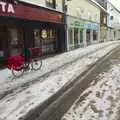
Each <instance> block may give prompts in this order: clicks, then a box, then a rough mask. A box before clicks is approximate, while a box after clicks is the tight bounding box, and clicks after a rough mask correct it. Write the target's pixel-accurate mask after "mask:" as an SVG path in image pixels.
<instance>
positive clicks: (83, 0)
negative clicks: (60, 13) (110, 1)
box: [67, 0, 100, 23]
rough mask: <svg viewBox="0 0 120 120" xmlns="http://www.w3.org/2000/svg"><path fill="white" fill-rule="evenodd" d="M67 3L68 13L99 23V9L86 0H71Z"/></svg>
mask: <svg viewBox="0 0 120 120" xmlns="http://www.w3.org/2000/svg"><path fill="white" fill-rule="evenodd" d="M67 5H68V15H70V16H75V17H78V18H82V19H86V20H90V21H93V22H97V23H100V9H99V8H98V7H96V6H94V5H93V4H90V2H88V0H79V2H78V0H72V1H69V2H67Z"/></svg>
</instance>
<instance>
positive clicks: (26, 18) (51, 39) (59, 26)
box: [0, 0, 64, 63]
mask: <svg viewBox="0 0 120 120" xmlns="http://www.w3.org/2000/svg"><path fill="white" fill-rule="evenodd" d="M34 1H35V0H34ZM38 1H39V0H38ZM41 1H42V0H41ZM27 2H30V0H29V1H27V0H25V1H22V0H21V1H18V0H17V1H15V0H6V1H5V0H4V1H3V0H0V6H1V7H0V9H1V10H0V63H2V62H3V61H6V60H7V57H8V56H9V55H17V54H20V52H21V49H23V48H25V47H26V48H30V47H39V48H40V49H41V50H42V55H48V54H54V53H56V52H62V51H64V31H63V30H64V22H63V13H62V12H60V11H62V8H61V6H62V5H60V6H57V7H58V8H57V9H58V11H57V10H53V9H56V4H55V3H54V2H53V4H52V3H49V2H47V3H45V4H46V5H47V6H51V8H50V9H48V8H47V7H46V8H45V7H41V6H39V5H40V4H41V3H40V4H39V5H38V4H37V0H36V2H34V4H32V0H31V3H27ZM57 2H58V1H57ZM43 3H44V2H43ZM61 4H62V3H61ZM59 10H60V11H59Z"/></svg>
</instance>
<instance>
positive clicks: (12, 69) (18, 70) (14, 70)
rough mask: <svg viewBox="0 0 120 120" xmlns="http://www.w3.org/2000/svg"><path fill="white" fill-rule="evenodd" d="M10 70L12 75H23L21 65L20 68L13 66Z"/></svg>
mask: <svg viewBox="0 0 120 120" xmlns="http://www.w3.org/2000/svg"><path fill="white" fill-rule="evenodd" d="M11 71H12V74H13V76H14V77H17V78H18V77H21V76H22V75H23V73H24V68H23V67H21V68H19V69H17V70H16V69H14V68H11Z"/></svg>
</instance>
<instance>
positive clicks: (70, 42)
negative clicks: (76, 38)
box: [68, 28, 73, 45]
mask: <svg viewBox="0 0 120 120" xmlns="http://www.w3.org/2000/svg"><path fill="white" fill-rule="evenodd" d="M68 38H69V44H70V45H72V44H73V29H72V28H69V30H68Z"/></svg>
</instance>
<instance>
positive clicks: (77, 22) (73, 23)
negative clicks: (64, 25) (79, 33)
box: [71, 21, 84, 28]
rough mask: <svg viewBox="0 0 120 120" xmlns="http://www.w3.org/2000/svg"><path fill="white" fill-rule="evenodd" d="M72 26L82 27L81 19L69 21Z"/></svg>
mask: <svg viewBox="0 0 120 120" xmlns="http://www.w3.org/2000/svg"><path fill="white" fill-rule="evenodd" d="M71 26H72V27H78V28H84V23H83V22H82V21H74V22H72V23H71Z"/></svg>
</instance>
